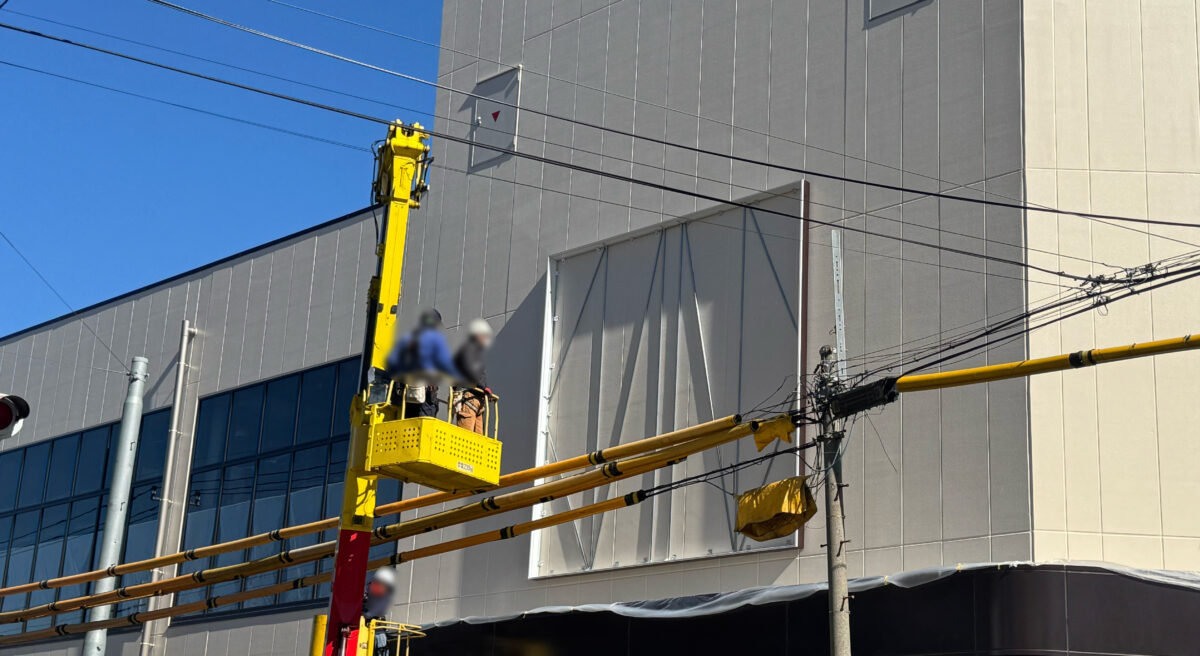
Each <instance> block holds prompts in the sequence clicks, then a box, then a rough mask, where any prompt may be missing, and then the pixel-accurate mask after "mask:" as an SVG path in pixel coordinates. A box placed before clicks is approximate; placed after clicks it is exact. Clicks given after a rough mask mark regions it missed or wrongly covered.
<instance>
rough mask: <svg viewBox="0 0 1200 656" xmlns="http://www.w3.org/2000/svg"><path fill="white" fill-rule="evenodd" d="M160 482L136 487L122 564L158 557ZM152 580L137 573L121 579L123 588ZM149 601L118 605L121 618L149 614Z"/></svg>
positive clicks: (131, 503) (141, 484) (130, 510)
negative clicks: (156, 541) (147, 609)
mask: <svg viewBox="0 0 1200 656" xmlns="http://www.w3.org/2000/svg"><path fill="white" fill-rule="evenodd" d="M158 488H159V483H158V481H154V482H150V483H139V484H137V485H134V486H133V488H132V489H131V490H130V494H129V519H128V524H127V526H128V528H126V529H125V556H124V557H123V558H122V559H121V562H123V563H128V562H133V561H135V560H144V559H146V558H150V557H152V556H153V555H154V543H155V540H156V538H157V536H158V505H159V502H158V500H157V498H156V497H157V494H156V493H157V491H158ZM149 580H150V572H148V571H144V572H133V573H131V574H126V575H124V576H122V577H121V585H137V584H139V583H146V582H148V581H149ZM147 601H148V600H147V599H134V600H132V601H127V602H123V603H121V604H118V605H117V612H116V614H117V615H127V614H129V613H137V612H141V611H143V610H146V605H147Z"/></svg>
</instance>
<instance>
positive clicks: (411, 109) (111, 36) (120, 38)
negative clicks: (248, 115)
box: [8, 9, 465, 123]
mask: <svg viewBox="0 0 1200 656" xmlns="http://www.w3.org/2000/svg"><path fill="white" fill-rule="evenodd" d="M8 13H10V14H15V15H17V16H24V17H25V18H32V19H33V20H36V21H42V22H43V23H50V24H51V25H58V26H60V27H66V28H69V29H72V30H79V31H80V32H87V33H88V34H95V35H96V36H102V37H105V38H108V39H115V40H117V41H122V42H124V43H129V44H133V45H136V46H141V47H143V48H150V49H151V50H157V51H159V52H166V53H169V54H172V55H178V56H180V57H187V58H188V59H195V60H197V61H202V62H206V63H209V64H216V65H217V66H224V67H226V68H232V69H234V70H237V71H242V72H245V73H250V74H251V75H261V76H263V77H268V78H271V79H272V80H279V81H280V82H287V83H288V84H297V85H300V86H302V87H308V88H309V89H315V90H317V91H324V92H326V93H333V94H337V95H339V96H346V97H347V98H354V99H355V100H362V101H365V102H369V103H374V104H376V105H383V106H385V107H391V108H393V109H399V110H401V111H404V112H410V113H413V114H420V115H422V116H429V117H432V118H446V117H439V116H438V115H437V114H435V113H432V112H427V111H424V110H420V109H417V108H415V107H407V106H405V105H397V104H395V103H391V102H386V101H383V100H376V99H375V98H368V97H366V96H359V95H356V94H353V93H350V92H348V91H339V90H337V89H331V88H329V87H323V86H320V85H318V84H311V83H309V82H302V81H300V80H297V79H295V78H290V77H284V76H282V75H275V74H274V73H267V72H265V71H260V70H257V69H253V68H247V67H245V66H239V65H237V64H230V63H229V62H223V61H221V60H219V59H211V58H209V57H202V56H200V55H193V54H191V53H187V52H183V51H182V50H174V49H172V48H165V47H163V46H156V45H154V44H153V43H147V42H145V41H138V40H137V39H129V38H126V37H123V36H118V35H116V34H111V33H109V32H101V31H100V30H93V29H91V28H87V27H81V26H79V25H74V24H72V23H65V22H63V21H59V20H53V19H50V18H45V17H42V16H36V15H34V14H27V13H25V12H21V11H14V10H12V9H9V10H8ZM447 120H454V119H447ZM460 122H463V123H465V121H460Z"/></svg>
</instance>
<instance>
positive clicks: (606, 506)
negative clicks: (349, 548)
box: [0, 490, 647, 655]
mask: <svg viewBox="0 0 1200 656" xmlns="http://www.w3.org/2000/svg"><path fill="white" fill-rule="evenodd" d="M646 498H647V491H646V490H638V491H637V492H631V493H629V494H626V495H623V496H620V497H616V498H614V499H609V500H607V501H601V502H599V503H594V504H591V505H588V506H583V507H580V508H575V509H572V510H568V511H565V512H561V513H558V514H556V515H549V516H547V517H543V518H541V519H536V520H533V521H529V522H522V523H519V524H512V525H510V526H507V527H505V528H503V529H501V530H499V531H496V530H489V531H486V532H484V533H477V534H475V535H469V536H466V537H462V538H457V539H454V540H448V541H445V542H439V543H437V544H432V545H429V546H426V547H421V548H418V549H412V550H410V551H403V552H400V553H398V554H396V555H393V556H384V557H382V558H376V559H374V560H371V561H369V562H368V563H367V569H368V570H372V569H378V568H380V567H384V566H388V565H397V564H399V563H401V562H405V563H407V562H409V561H413V560H417V559H420V558H428V557H430V556H436V555H438V554H443V553H449V552H451V551H457V550H460V549H466V548H468V547H474V546H479V545H483V544H488V543H490V542H498V541H500V540H507V539H511V538H514V537H517V536H518V535H524V534H526V533H530V532H533V531H536V530H539V529H543V528H550V527H553V526H558V525H559V524H565V523H567V522H570V521H575V520H577V519H581V518H583V517H591V516H593V515H598V514H602V513H605V512H610V511H613V510H618V509H620V508H626V507H629V506H633V505H637V504H639V503H641V502H642V501H644V500H645V499H646ZM331 578H333V572H322V573H319V574H314V575H310V576H305V577H301V578H298V579H293V580H290V581H283V582H282V583H276V584H273V585H268V586H265V587H261V588H253V589H250V590H242V591H241V592H234V593H230V594H225V595H219V596H216V597H209V598H207V599H201V600H199V601H193V602H190V603H186V604H181V605H178V606H172V607H170V608H161V609H158V610H152V611H147V612H144V613H135V614H133V615H127V616H124V617H117V618H113V619H110V620H105V621H104V622H103V623H102V624H100V625H99V626H103V627H104V628H106V629H110V628H117V627H124V626H135V625H137V624H142V623H144V622H152V621H155V620H158V619H163V618H167V617H173V616H175V615H183V614H186V613H194V612H196V611H200V610H205V609H208V608H219V607H221V606H227V605H230V604H236V603H239V602H242V601H247V600H249V599H260V598H262V597H267V596H270V595H274V594H278V593H280V592H285V591H287V590H296V589H300V588H306V587H311V586H314V585H317V584H320V583H326V582H328V581H329V580H330V579H331ZM94 626H97V625H95V624H93V623H91V622H87V623H81V624H66V625H63V626H59V627H54V628H50V629H44V630H41V631H33V632H30V633H20V634H16V635H11V636H4V637H0V647H7V646H9V645H15V644H20V643H24V642H32V641H35V640H42V639H48V638H53V637H55V636H59V635H71V634H75V633H79V632H81V631H84V630H87V629H89V628H92V627H94ZM327 629H328V616H326V615H317V616H315V617H314V618H313V626H312V632H311V634H310V639H311V640H312V642H311V643H310V648H309V649H310V652H309V653H310V654H314V655H319V654H323V653H324V651H323V647H324V637H325V632H326V630H327Z"/></svg>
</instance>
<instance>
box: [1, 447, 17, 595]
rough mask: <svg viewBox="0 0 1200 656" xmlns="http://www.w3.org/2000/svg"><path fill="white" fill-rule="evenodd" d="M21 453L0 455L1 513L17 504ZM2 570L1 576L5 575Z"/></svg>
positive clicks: (12, 452) (14, 452)
mask: <svg viewBox="0 0 1200 656" xmlns="http://www.w3.org/2000/svg"><path fill="white" fill-rule="evenodd" d="M21 456H22V452H21V451H9V452H8V453H0V512H3V511H6V510H12V509H13V507H14V506H15V505H16V503H17V484H18V483H20V482H21ZM3 573H4V572H3V571H2V570H0V575H3Z"/></svg>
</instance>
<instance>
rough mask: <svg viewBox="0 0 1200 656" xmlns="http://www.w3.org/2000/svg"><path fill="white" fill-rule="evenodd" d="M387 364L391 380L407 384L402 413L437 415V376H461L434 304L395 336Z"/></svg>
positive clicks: (417, 415)
mask: <svg viewBox="0 0 1200 656" xmlns="http://www.w3.org/2000/svg"><path fill="white" fill-rule="evenodd" d="M387 365H388V373H389V374H390V375H391V376H392V380H394V381H396V382H397V383H398V386H399V384H404V385H407V388H406V391H405V394H404V416H405V417H436V416H437V411H438V398H437V391H438V385H437V384H438V381H439V378H441V377H449V378H451V379H452V380H456V381H457V380H462V378H463V376H462V374H461V373H459V371H458V368H457V367H455V366H454V356H453V354H452V353H451V351H450V345H449V344H448V343H447V342H446V335H445V334H444V333H443V332H442V314H441V313H440V312H438V311H437V310H435V309H433V308H430V309H428V310H425V311H423V312H422V313H421V317H420V319H419V320H418V321H417V327H416V328H414V329H413V330H412V331H411V332H408V333H405V334H404V335H401V336H399V337H398V338H397V339H396V343H395V344H394V345H393V346H392V352H391V353H389V354H388V359H387Z"/></svg>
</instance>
